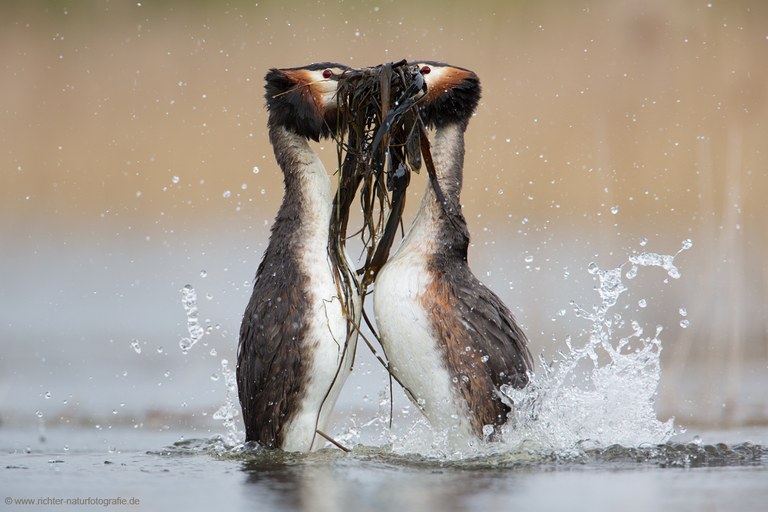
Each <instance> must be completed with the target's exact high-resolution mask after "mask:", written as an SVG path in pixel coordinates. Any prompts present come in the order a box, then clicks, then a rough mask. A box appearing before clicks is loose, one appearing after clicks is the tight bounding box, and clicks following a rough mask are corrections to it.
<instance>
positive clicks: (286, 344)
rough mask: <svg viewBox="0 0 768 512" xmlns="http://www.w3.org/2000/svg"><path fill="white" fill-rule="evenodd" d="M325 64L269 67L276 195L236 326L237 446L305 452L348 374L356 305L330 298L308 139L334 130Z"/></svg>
mask: <svg viewBox="0 0 768 512" xmlns="http://www.w3.org/2000/svg"><path fill="white" fill-rule="evenodd" d="M332 69H335V70H336V74H339V73H341V72H342V71H343V70H344V69H346V67H345V66H341V65H339V64H332V63H320V64H313V65H310V66H307V67H304V68H292V69H272V70H270V71H269V73H268V74H267V75H266V82H267V84H266V100H267V109H268V110H269V121H268V128H269V140H270V142H271V143H272V146H273V148H274V152H275V157H276V159H277V163H278V165H279V166H280V168H281V169H282V171H283V175H284V185H285V195H284V196H283V202H282V204H281V205H280V209H279V211H278V213H277V217H276V218H275V222H274V224H273V225H272V231H271V235H270V239H269V245H268V247H267V250H266V251H265V252H264V257H263V259H262V261H261V264H260V265H259V268H258V271H257V272H256V278H255V281H254V285H253V294H252V295H251V299H250V302H249V303H248V306H247V308H246V310H245V314H244V317H243V322H242V325H241V327H240V343H239V346H238V354H237V384H238V391H239V397H240V405H241V407H242V410H243V420H244V423H245V432H246V441H256V442H258V443H259V445H261V446H263V447H268V448H280V449H283V450H286V451H310V450H314V449H317V448H320V447H321V446H322V445H323V444H324V440H323V439H322V438H320V437H319V436H318V434H317V432H318V431H322V430H323V429H324V428H325V427H326V426H327V423H328V419H329V415H330V413H331V410H332V409H333V407H334V405H335V403H336V399H337V398H338V396H339V392H340V391H341V387H342V385H343V383H344V381H345V380H346V378H347V376H348V375H349V372H350V370H351V365H352V359H353V355H354V351H355V345H356V342H357V331H356V330H355V329H350V322H356V323H359V318H360V312H361V311H360V310H361V308H360V300H359V297H356V298H354V300H353V301H352V302H353V304H350V305H347V306H345V305H344V304H343V303H342V302H343V301H342V300H340V298H339V289H338V287H337V283H336V281H335V280H334V276H335V275H336V274H335V273H334V269H333V268H332V264H331V262H330V259H329V254H328V233H329V224H330V222H331V209H332V202H333V191H332V189H331V182H330V179H329V177H328V174H327V173H326V170H325V167H324V166H323V164H322V162H321V161H320V159H319V157H318V155H317V154H316V153H315V152H314V151H313V150H312V148H310V146H309V143H308V142H309V141H308V139H313V140H319V138H320V137H325V136H328V135H330V134H331V132H332V131H333V130H334V129H335V128H334V126H335V124H336V115H335V110H336V97H335V95H336V89H337V85H338V82H337V81H336V80H334V79H332V77H331V74H332V71H331V70H332Z"/></svg>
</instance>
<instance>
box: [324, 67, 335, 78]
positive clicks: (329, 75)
mask: <svg viewBox="0 0 768 512" xmlns="http://www.w3.org/2000/svg"><path fill="white" fill-rule="evenodd" d="M332 76H333V71H331V70H330V69H326V70H325V71H323V78H325V79H328V78H331V77H332Z"/></svg>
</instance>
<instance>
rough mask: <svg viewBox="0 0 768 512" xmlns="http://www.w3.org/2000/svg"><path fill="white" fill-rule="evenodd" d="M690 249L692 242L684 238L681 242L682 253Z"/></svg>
mask: <svg viewBox="0 0 768 512" xmlns="http://www.w3.org/2000/svg"><path fill="white" fill-rule="evenodd" d="M691 247H693V240H691V239H690V238H686V239H685V240H683V247H682V249H681V250H682V251H687V250H688V249H690V248H691Z"/></svg>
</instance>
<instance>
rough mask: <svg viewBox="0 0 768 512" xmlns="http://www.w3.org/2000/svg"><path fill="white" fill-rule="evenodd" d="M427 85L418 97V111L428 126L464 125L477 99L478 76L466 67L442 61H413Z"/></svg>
mask: <svg viewBox="0 0 768 512" xmlns="http://www.w3.org/2000/svg"><path fill="white" fill-rule="evenodd" d="M417 66H418V67H419V69H420V70H421V73H422V75H423V76H424V81H425V82H426V84H427V92H426V97H425V98H424V99H422V100H421V102H420V105H421V107H420V108H421V114H422V119H423V120H424V123H425V124H426V125H427V126H429V127H438V126H443V125H446V124H453V123H463V124H465V125H466V124H467V123H468V122H469V119H470V118H471V117H472V114H474V113H475V109H476V108H477V104H478V103H479V101H480V79H479V78H478V77H477V75H476V74H475V73H473V72H472V71H470V70H468V69H464V68H459V67H456V66H450V65H448V64H444V63H442V62H432V61H423V62H419V63H418V64H417Z"/></svg>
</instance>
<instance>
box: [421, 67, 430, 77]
mask: <svg viewBox="0 0 768 512" xmlns="http://www.w3.org/2000/svg"><path fill="white" fill-rule="evenodd" d="M430 71H432V68H430V67H429V66H424V67H422V68H421V74H422V75H428V74H429V72H430Z"/></svg>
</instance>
